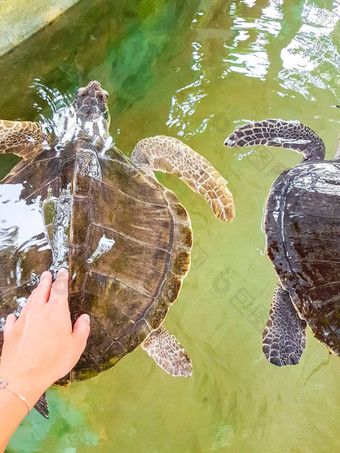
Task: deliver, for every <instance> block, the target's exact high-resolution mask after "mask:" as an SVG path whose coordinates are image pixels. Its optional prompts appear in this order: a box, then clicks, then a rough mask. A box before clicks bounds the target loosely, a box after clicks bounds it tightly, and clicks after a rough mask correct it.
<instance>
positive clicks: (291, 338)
mask: <svg viewBox="0 0 340 453" xmlns="http://www.w3.org/2000/svg"><path fill="white" fill-rule="evenodd" d="M262 345H263V348H262V349H263V352H264V354H265V356H266V358H267V359H268V360H269V361H270V362H271V363H272V364H274V365H277V366H286V365H297V364H298V363H299V361H300V358H301V355H302V353H303V351H304V349H305V347H306V322H305V321H304V320H303V319H300V318H299V316H298V314H297V311H296V310H295V307H294V306H293V303H292V301H291V299H290V297H289V293H288V291H286V290H284V289H283V288H282V286H281V285H277V286H276V288H275V292H274V297H273V302H272V306H271V310H270V314H269V319H268V322H267V325H266V328H265V330H264V332H263V335H262Z"/></svg>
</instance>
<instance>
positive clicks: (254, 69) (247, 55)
mask: <svg viewBox="0 0 340 453" xmlns="http://www.w3.org/2000/svg"><path fill="white" fill-rule="evenodd" d="M246 3H247V5H248V6H253V4H251V2H246ZM282 3H283V2H282V1H281V0H279V1H274V0H272V1H270V2H269V4H268V6H267V7H265V8H263V10H262V14H261V17H260V18H252V17H251V18H248V17H240V16H239V15H238V9H237V4H236V3H233V4H232V5H231V7H230V15H231V17H233V26H232V30H235V31H236V32H237V34H236V36H235V38H234V40H233V42H232V44H231V45H230V44H225V45H224V47H225V48H226V49H227V50H228V51H229V52H228V57H227V58H225V59H224V60H223V61H224V62H225V63H226V66H227V69H226V70H225V71H224V72H223V74H222V77H223V78H225V77H227V76H228V74H230V73H231V72H239V73H242V74H244V75H245V76H248V77H256V78H259V79H261V80H264V79H265V76H266V74H267V72H268V68H269V66H270V62H269V58H268V53H267V49H266V47H267V46H268V45H269V43H270V37H271V36H274V37H276V36H277V35H278V34H279V32H280V30H281V20H282V17H283V14H282V10H281V5H282Z"/></svg>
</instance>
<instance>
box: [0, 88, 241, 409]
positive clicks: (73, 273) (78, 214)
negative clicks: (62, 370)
mask: <svg viewBox="0 0 340 453" xmlns="http://www.w3.org/2000/svg"><path fill="white" fill-rule="evenodd" d="M57 123H58V128H57V129H58V130H59V132H60V134H59V136H58V137H57V139H56V140H55V141H54V142H53V143H52V144H50V145H48V142H51V140H50V139H49V137H48V136H47V135H45V134H44V131H43V130H42V127H41V126H40V124H38V123H30V122H10V121H0V153H13V154H16V155H17V156H20V157H22V161H21V162H19V163H18V164H17V165H16V166H15V167H14V168H13V169H12V171H11V172H10V174H9V175H8V176H6V177H5V179H3V180H2V182H1V184H0V269H1V272H0V330H1V331H2V330H3V325H4V321H5V318H6V316H7V315H8V314H9V313H13V312H14V313H15V314H17V315H19V312H20V309H21V308H22V307H23V305H24V304H25V302H26V300H27V297H28V296H29V294H30V293H31V291H32V290H33V289H34V288H35V287H36V286H37V284H38V282H39V277H40V275H41V273H42V272H43V271H44V270H46V269H50V270H51V271H52V273H53V274H54V275H55V274H56V272H57V271H58V270H59V269H60V268H61V267H66V268H68V269H69V275H70V282H69V292H70V296H69V306H70V311H71V316H72V319H73V321H74V320H75V319H76V318H77V317H78V316H79V315H81V314H82V313H88V314H90V316H91V334H90V337H89V340H88V344H87V347H86V350H85V352H84V353H83V355H82V357H81V358H80V361H79V362H78V364H77V365H76V366H75V368H74V369H73V370H72V371H71V373H70V375H69V376H67V377H66V378H64V379H63V380H62V381H60V382H59V383H60V384H66V383H68V382H71V381H74V380H82V379H87V378H90V377H93V376H95V375H97V374H98V373H100V372H101V371H103V370H105V369H108V368H110V367H112V366H113V365H115V364H116V363H117V361H118V360H119V359H121V358H122V357H124V356H125V355H126V354H128V353H129V352H131V351H133V350H134V349H135V348H136V347H137V346H139V345H140V344H141V345H142V348H143V349H145V350H146V351H147V353H148V354H149V355H150V356H151V357H152V358H153V359H154V360H155V362H156V363H157V365H159V366H160V367H161V368H163V369H164V370H165V371H166V372H167V373H169V374H171V375H174V376H190V375H191V371H192V366H191V361H190V359H189V358H188V356H187V355H186V353H185V351H184V349H183V348H182V346H181V345H180V343H179V342H178V340H177V339H176V338H175V337H174V336H173V335H171V334H170V333H169V332H168V331H167V330H166V329H165V327H164V326H163V320H164V318H165V316H166V314H167V311H168V309H169V307H170V306H171V305H172V304H173V303H174V302H175V300H176V299H177V297H178V294H179V291H180V288H181V284H182V280H183V278H184V277H185V275H186V273H187V272H188V269H189V262H190V250H191V246H192V231H191V226H190V219H189V217H188V214H187V211H186V210H185V208H184V207H183V206H182V205H181V204H180V203H179V201H178V199H177V197H176V196H175V194H174V193H173V192H171V191H170V190H168V189H166V188H165V187H164V186H163V185H162V184H160V183H159V182H158V181H157V179H156V177H155V175H154V171H155V170H157V171H163V172H168V173H173V174H175V175H177V176H178V177H179V178H180V179H182V180H183V181H184V182H185V183H186V184H187V185H188V186H189V187H190V188H191V189H192V190H193V191H194V192H197V193H199V194H201V195H202V196H203V197H204V198H205V199H206V200H207V202H208V203H209V204H210V206H211V208H212V210H213V212H214V214H215V215H216V217H218V218H220V219H222V220H224V221H228V220H231V219H232V218H233V216H234V205H233V198H232V195H231V193H230V192H229V190H228V189H227V186H226V181H225V180H224V179H223V177H222V176H221V175H220V174H219V173H218V172H217V171H216V170H215V169H214V167H213V166H212V165H211V164H210V163H209V162H208V161H207V160H206V159H205V158H203V157H202V156H200V155H199V154H197V153H196V152H195V151H193V150H192V149H191V148H189V147H188V146H187V145H185V144H184V143H182V142H181V141H180V140H178V139H176V138H170V137H165V136H156V137H152V138H146V139H144V140H141V141H140V142H139V143H138V144H137V145H136V146H135V148H134V150H133V152H132V155H131V159H128V158H127V157H125V156H124V155H123V154H122V153H121V152H120V151H119V150H118V149H117V148H116V147H114V146H113V145H112V139H111V137H110V135H109V131H108V128H109V114H108V108H107V93H106V92H105V91H104V90H102V88H101V86H100V84H99V83H98V82H96V81H94V82H90V83H89V84H88V85H87V86H86V87H85V88H81V89H79V90H78V92H77V95H76V97H75V100H74V102H73V104H72V106H71V107H70V108H69V109H65V110H64V111H63V112H61V113H60V114H59V118H58V121H57ZM2 335H3V334H2V332H0V348H1V347H2V342H3V336H2ZM37 409H38V410H39V411H40V412H42V413H43V414H44V415H46V407H44V404H43V401H41V405H40V406H39V404H38V407H37Z"/></svg>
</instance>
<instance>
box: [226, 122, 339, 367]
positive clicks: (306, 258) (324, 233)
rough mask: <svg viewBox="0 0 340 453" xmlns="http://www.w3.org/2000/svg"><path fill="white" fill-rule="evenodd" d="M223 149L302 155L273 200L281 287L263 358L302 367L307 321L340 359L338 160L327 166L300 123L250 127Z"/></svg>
mask: <svg viewBox="0 0 340 453" xmlns="http://www.w3.org/2000/svg"><path fill="white" fill-rule="evenodd" d="M225 144H226V145H227V146H229V147H234V146H242V147H244V146H253V145H265V146H276V147H282V148H287V149H291V150H294V151H297V152H299V153H301V154H302V155H303V160H302V162H301V163H300V164H299V165H297V166H296V167H294V168H290V169H288V170H285V171H283V172H282V173H281V175H280V176H279V177H278V178H277V180H276V181H275V182H274V184H273V186H272V188H271V190H270V193H269V196H268V199H267V205H266V216H265V233H266V239H267V253H268V256H269V258H270V260H271V261H272V263H273V265H274V267H275V270H276V273H277V275H278V277H279V280H280V283H279V284H278V285H277V286H276V289H275V292H274V298H273V303H272V307H271V310H270V315H269V320H268V323H267V326H266V328H265V330H264V332H263V351H264V353H265V356H266V357H267V359H268V360H270V362H271V363H273V364H275V365H278V366H284V365H295V364H297V363H299V360H300V357H301V355H302V353H303V351H304V349H305V345H306V323H307V324H308V325H309V327H310V328H311V329H312V331H313V333H314V335H315V337H316V338H317V339H318V340H319V341H321V342H322V343H324V344H325V345H326V346H327V347H328V349H329V350H330V351H331V352H332V353H333V354H335V355H340V278H339V275H340V160H339V159H340V156H336V157H335V158H334V159H333V160H324V157H325V145H324V143H323V141H322V140H321V138H320V137H319V136H318V135H317V134H316V133H315V132H314V131H312V130H311V129H310V128H308V127H307V126H305V125H303V124H301V123H300V122H298V121H282V120H278V119H269V120H265V121H258V122H254V123H249V124H246V125H245V126H242V127H240V128H239V129H237V130H235V131H234V133H233V134H231V135H230V136H229V137H228V138H227V139H226V141H225Z"/></svg>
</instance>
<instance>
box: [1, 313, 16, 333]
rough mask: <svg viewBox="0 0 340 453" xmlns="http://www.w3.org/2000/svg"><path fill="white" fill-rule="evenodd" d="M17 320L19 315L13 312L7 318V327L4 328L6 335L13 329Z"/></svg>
mask: <svg viewBox="0 0 340 453" xmlns="http://www.w3.org/2000/svg"><path fill="white" fill-rule="evenodd" d="M16 321H17V317H16V316H15V315H14V314H13V313H11V314H10V315H8V316H7V318H6V323H5V328H4V336H5V337H6V336H7V335H8V334H9V333H10V331H11V330H12V329H13V326H14V324H15V323H16Z"/></svg>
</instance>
